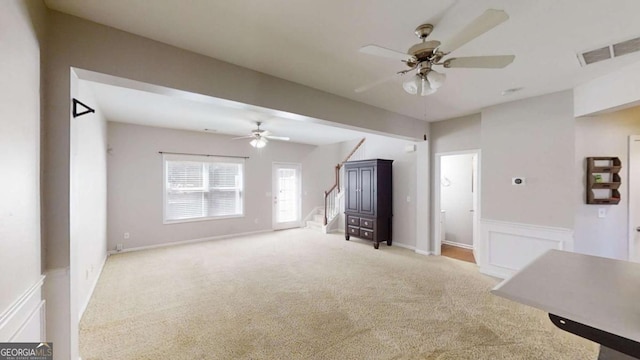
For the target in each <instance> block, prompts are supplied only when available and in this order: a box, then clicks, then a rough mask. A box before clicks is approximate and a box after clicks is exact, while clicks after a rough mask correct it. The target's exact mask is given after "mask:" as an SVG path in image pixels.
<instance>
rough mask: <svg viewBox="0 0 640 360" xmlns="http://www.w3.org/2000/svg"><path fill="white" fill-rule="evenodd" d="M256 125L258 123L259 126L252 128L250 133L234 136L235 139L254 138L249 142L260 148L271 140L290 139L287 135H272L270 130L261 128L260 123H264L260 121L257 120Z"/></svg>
mask: <svg viewBox="0 0 640 360" xmlns="http://www.w3.org/2000/svg"><path fill="white" fill-rule="evenodd" d="M256 125H257V128H256V129H253V130H251V133H250V134H249V135H247V136H241V137H237V138H233V140H238V139H252V140H251V141H250V142H249V144H250V145H251V146H253V147H254V148H258V149H260V148H263V147H265V145H267V142H269V140H282V141H289V138H288V137H286V136H273V135H270V134H271V133H270V132H269V131H268V130H262V129H260V125H262V123H261V122H259V121H258V122H256Z"/></svg>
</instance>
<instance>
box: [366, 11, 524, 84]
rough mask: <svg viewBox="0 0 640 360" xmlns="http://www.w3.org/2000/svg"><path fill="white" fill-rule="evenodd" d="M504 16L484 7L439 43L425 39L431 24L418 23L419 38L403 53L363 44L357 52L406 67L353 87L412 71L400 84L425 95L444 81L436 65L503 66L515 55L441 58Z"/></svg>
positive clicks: (489, 28) (504, 18)
mask: <svg viewBox="0 0 640 360" xmlns="http://www.w3.org/2000/svg"><path fill="white" fill-rule="evenodd" d="M507 19H509V15H507V13H506V12H504V11H502V10H494V9H489V10H486V11H485V12H484V13H483V14H482V15H480V16H479V17H477V18H476V19H475V20H473V21H472V22H471V23H470V24H468V25H467V26H466V27H465V28H464V29H462V31H460V32H459V33H458V34H456V35H454V36H453V37H452V38H451V39H449V41H446V42H444V43H440V41H437V40H429V41H427V40H426V39H427V37H428V36H429V34H431V32H432V31H433V25H432V24H422V25H420V26H418V27H417V28H416V29H415V34H416V36H418V37H419V38H420V40H422V42H420V43H417V44H415V45H413V46H412V47H410V48H409V50H408V51H407V53H406V54H405V53H401V52H398V51H395V50H391V49H387V48H384V47H381V46H377V45H367V46H363V47H362V48H360V52H362V53H365V54H369V55H376V56H382V57H386V58H391V59H396V60H400V61H402V62H403V63H405V65H407V66H408V67H409V68H408V69H405V70H402V71H398V72H397V73H396V74H394V75H393V76H389V77H385V78H382V79H380V80H378V81H375V82H372V83H370V84H367V85H364V86H361V87H359V88H357V89H355V91H356V92H358V93H360V92H363V91H366V90H369V89H370V88H372V87H374V86H377V85H380V84H382V83H384V82H387V81H390V80H392V79H394V78H396V77H398V76H404V75H407V74H409V73H411V72H413V71H415V72H416V73H415V75H413V76H411V77H410V78H409V79H408V80H406V81H404V83H403V84H402V86H403V88H404V90H405V91H406V92H408V93H409V94H412V95H416V94H417V95H420V96H426V95H429V94H433V93H434V92H436V90H437V89H438V88H440V87H441V86H442V85H443V84H444V81H445V79H446V75H445V74H443V73H439V72H437V71H435V70H434V69H433V67H434V66H436V65H439V66H443V67H444V68H483V69H501V68H504V67H506V66H507V65H509V64H511V63H512V62H513V60H514V59H515V56H514V55H496V56H470V57H460V58H455V57H454V58H449V59H445V57H446V56H448V55H449V54H450V53H451V52H453V51H455V50H456V49H458V48H459V47H461V46H462V45H464V44H466V43H468V42H469V41H471V40H473V39H475V38H477V37H478V36H480V35H482V34H484V33H485V32H487V31H489V30H491V29H493V28H494V27H496V26H498V25H500V24H502V23H503V22H505V21H507Z"/></svg>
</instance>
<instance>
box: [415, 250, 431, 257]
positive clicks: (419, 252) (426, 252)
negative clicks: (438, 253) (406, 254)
mask: <svg viewBox="0 0 640 360" xmlns="http://www.w3.org/2000/svg"><path fill="white" fill-rule="evenodd" d="M415 252H416V254H420V255H427V256H429V255H433V252H431V251H424V250H418V249H415Z"/></svg>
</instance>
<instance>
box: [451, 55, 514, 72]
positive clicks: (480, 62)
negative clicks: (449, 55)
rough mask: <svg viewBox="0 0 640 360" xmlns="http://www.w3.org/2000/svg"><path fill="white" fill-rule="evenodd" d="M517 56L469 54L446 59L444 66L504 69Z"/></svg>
mask: <svg viewBox="0 0 640 360" xmlns="http://www.w3.org/2000/svg"><path fill="white" fill-rule="evenodd" d="M515 58H516V57H515V55H496V56H469V57H461V58H453V59H449V60H446V61H445V62H444V63H443V66H444V67H445V68H480V69H502V68H504V67H506V66H507V65H509V64H511V63H512V62H513V60H514V59H515Z"/></svg>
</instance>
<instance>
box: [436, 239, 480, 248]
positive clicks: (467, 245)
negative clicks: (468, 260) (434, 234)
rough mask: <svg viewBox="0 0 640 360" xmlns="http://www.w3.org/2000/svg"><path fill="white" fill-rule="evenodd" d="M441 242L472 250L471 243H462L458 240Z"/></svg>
mask: <svg viewBox="0 0 640 360" xmlns="http://www.w3.org/2000/svg"><path fill="white" fill-rule="evenodd" d="M442 244H445V245H450V246H455V247H459V248H463V249H469V250H473V245H469V244H463V243H459V242H455V241H449V240H442Z"/></svg>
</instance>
